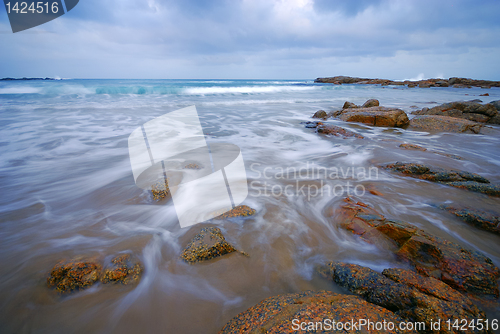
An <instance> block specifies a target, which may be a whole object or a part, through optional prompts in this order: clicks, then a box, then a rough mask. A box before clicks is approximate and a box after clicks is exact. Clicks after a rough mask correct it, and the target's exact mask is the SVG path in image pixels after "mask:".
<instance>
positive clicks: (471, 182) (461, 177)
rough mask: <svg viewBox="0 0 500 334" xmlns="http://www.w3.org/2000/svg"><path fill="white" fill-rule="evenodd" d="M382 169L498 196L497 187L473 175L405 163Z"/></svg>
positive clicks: (499, 194)
mask: <svg viewBox="0 0 500 334" xmlns="http://www.w3.org/2000/svg"><path fill="white" fill-rule="evenodd" d="M383 168H385V169H388V170H391V171H393V172H399V173H402V174H403V175H406V176H411V177H415V178H418V179H422V180H427V181H432V182H438V183H442V184H446V185H449V186H452V187H456V188H462V189H468V190H471V191H475V192H480V193H483V194H486V195H490V196H500V187H499V186H497V185H494V184H491V183H490V181H489V180H488V179H486V178H484V177H482V176H481V175H478V174H475V173H469V172H465V171H457V170H446V169H443V168H436V167H432V166H426V165H421V164H415V163H405V162H396V163H394V164H388V165H386V166H384V167H383Z"/></svg>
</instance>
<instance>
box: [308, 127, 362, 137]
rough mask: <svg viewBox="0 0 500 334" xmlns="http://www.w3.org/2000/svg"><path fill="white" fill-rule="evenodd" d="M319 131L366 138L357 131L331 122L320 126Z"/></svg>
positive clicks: (339, 135) (326, 133)
mask: <svg viewBox="0 0 500 334" xmlns="http://www.w3.org/2000/svg"><path fill="white" fill-rule="evenodd" d="M317 131H318V133H322V134H325V135H334V136H338V137H344V138H349V137H354V138H358V139H363V138H364V137H363V136H362V135H360V134H357V133H356V132H353V131H351V130H347V129H344V128H342V127H340V126H335V125H330V124H324V125H320V126H318V127H317Z"/></svg>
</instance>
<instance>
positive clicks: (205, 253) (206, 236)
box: [181, 227, 244, 264]
mask: <svg viewBox="0 0 500 334" xmlns="http://www.w3.org/2000/svg"><path fill="white" fill-rule="evenodd" d="M232 252H237V250H236V248H234V247H233V246H232V245H230V244H229V243H228V242H227V241H226V239H225V238H224V236H223V235H222V232H221V230H220V229H219V228H217V227H205V228H202V229H201V232H200V233H199V234H197V235H196V236H195V237H194V238H193V240H191V242H190V243H189V244H188V245H187V247H186V248H185V249H184V251H183V252H182V254H181V259H183V260H184V261H186V262H187V263H191V264H192V263H196V262H200V261H206V260H210V259H213V258H216V257H219V256H222V255H225V254H229V253H232ZM243 254H244V253H243Z"/></svg>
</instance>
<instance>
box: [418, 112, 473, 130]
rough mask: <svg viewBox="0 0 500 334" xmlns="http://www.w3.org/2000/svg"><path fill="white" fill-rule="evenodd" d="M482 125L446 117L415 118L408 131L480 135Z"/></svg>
mask: <svg viewBox="0 0 500 334" xmlns="http://www.w3.org/2000/svg"><path fill="white" fill-rule="evenodd" d="M482 127H483V125H482V124H480V123H476V122H472V121H469V120H466V119H462V118H456V117H448V116H426V115H420V116H415V117H414V118H412V119H411V120H410V126H409V127H408V129H410V130H417V131H429V132H455V133H476V134H477V133H480V131H481V128H482Z"/></svg>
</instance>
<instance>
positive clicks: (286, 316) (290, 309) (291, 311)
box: [219, 291, 416, 334]
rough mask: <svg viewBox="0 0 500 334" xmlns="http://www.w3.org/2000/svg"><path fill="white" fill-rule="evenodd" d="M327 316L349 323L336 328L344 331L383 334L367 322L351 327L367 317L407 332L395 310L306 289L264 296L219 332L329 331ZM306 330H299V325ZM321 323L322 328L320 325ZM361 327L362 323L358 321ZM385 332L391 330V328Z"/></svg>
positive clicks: (371, 320)
mask: <svg viewBox="0 0 500 334" xmlns="http://www.w3.org/2000/svg"><path fill="white" fill-rule="evenodd" d="M325 319H329V320H331V321H332V322H333V321H334V322H335V326H337V323H342V325H345V324H348V325H349V327H348V328H347V330H345V329H344V328H340V327H334V329H333V330H334V331H335V332H337V329H338V331H339V332H341V333H348V332H352V331H354V330H355V329H356V328H357V329H358V330H355V332H360V333H361V332H362V333H382V332H384V331H383V330H376V329H374V330H372V329H371V328H367V325H364V326H363V327H361V328H359V327H356V328H353V329H351V324H352V322H353V321H354V322H358V319H365V320H366V321H367V323H368V321H370V322H372V323H377V322H380V323H385V322H387V323H388V322H392V323H394V324H395V328H394V331H391V333H403V331H400V329H399V328H398V325H399V323H401V322H402V321H404V319H403V318H401V317H399V316H397V315H395V314H394V313H393V312H391V311H389V310H387V309H385V308H383V307H380V306H377V305H373V304H370V303H368V302H366V301H365V300H363V299H361V298H360V297H357V296H352V295H342V294H338V293H334V292H331V291H304V292H299V293H290V294H285V295H279V296H274V297H269V298H267V299H264V300H263V301H261V302H260V303H258V304H257V305H255V306H252V307H251V308H249V309H248V310H246V311H244V312H242V313H240V314H238V315H237V316H235V317H234V318H233V319H231V320H230V321H229V322H228V323H227V324H226V325H225V326H224V327H223V328H222V329H221V331H220V332H219V334H236V333H238V334H240V333H268V334H282V333H306V332H307V333H327V332H328V333H329V332H330V331H332V328H331V327H330V328H329V327H325V324H326V325H327V326H328V324H330V325H331V322H327V323H325ZM294 324H296V325H297V326H300V325H301V324H303V325H302V326H303V327H302V330H300V331H298V329H299V328H298V327H294V326H293V325H294ZM320 325H321V327H319V326H320ZM358 326H359V324H358ZM385 332H388V331H387V330H386V331H385ZM404 333H416V331H405V332H404Z"/></svg>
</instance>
